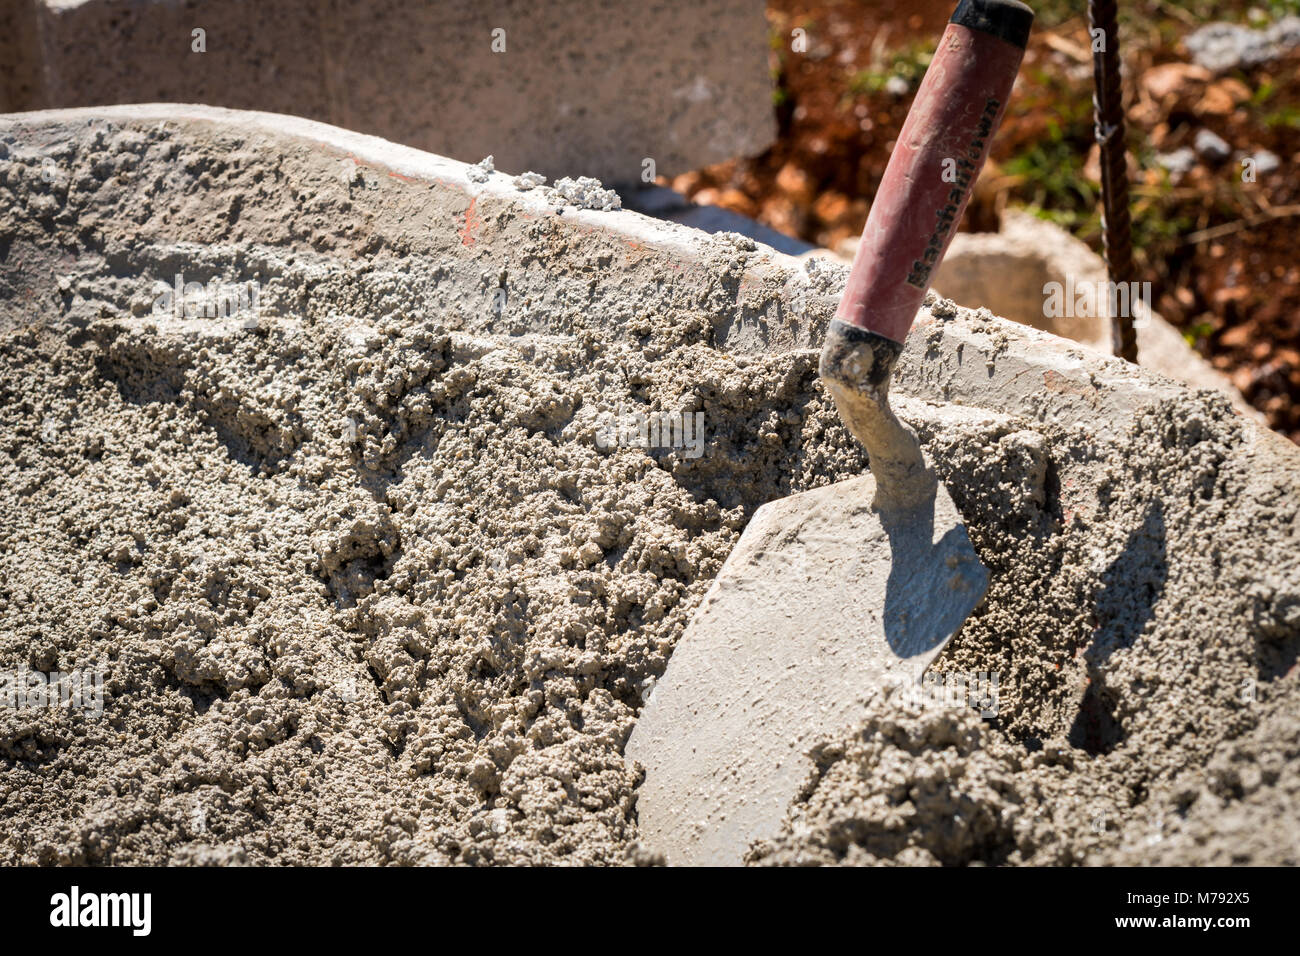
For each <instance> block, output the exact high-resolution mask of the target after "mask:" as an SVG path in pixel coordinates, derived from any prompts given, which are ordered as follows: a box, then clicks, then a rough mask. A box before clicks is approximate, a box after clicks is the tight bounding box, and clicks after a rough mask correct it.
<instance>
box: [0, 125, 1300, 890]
mask: <svg viewBox="0 0 1300 956" xmlns="http://www.w3.org/2000/svg"><path fill="white" fill-rule="evenodd" d="M470 169H471V167H466V166H463V165H462V164H459V163H454V162H451V161H449V160H444V159H441V158H439V157H435V156H431V155H428V154H424V153H419V152H417V151H414V150H410V149H405V148H402V147H397V146H394V145H392V144H389V143H385V142H382V141H379V140H375V139H371V138H368V137H363V136H359V135H356V134H352V133H347V132H345V131H341V130H336V129H333V128H330V127H324V126H320V125H318V124H313V123H308V122H305V121H299V120H293V119H289V118H286V117H272V116H267V115H263V114H251V113H234V112H229V111H223V110H214V109H206V108H199V107H120V108H109V109H103V110H78V111H67V112H57V113H49V114H26V115H23V116H17V117H8V118H5V119H4V120H0V208H3V211H4V215H3V219H2V220H0V221H3V224H4V225H3V229H4V232H3V235H0V248H2V249H3V255H0V334H2V335H3V339H0V342H2V345H0V396H2V399H3V400H2V401H0V453H3V455H4V456H5V457H4V460H0V673H3V675H4V676H5V679H6V683H5V684H4V687H3V691H4V693H8V697H5V696H4V693H0V760H2V761H3V762H4V767H5V773H4V774H0V815H3V817H4V819H5V820H6V822H7V824H8V825H7V826H6V828H5V836H4V838H3V841H2V842H0V858H3V859H4V860H6V861H7V862H44V863H55V862H77V863H83V862H84V863H143V862H178V863H226V862H239V861H246V862H251V863H269V862H292V863H328V862H344V863H359V862H376V863H386V862H415V863H443V862H466V863H518V862H536V863H556V862H579V863H624V862H654V861H655V860H656V859H657V856H656V852H655V848H654V847H652V846H646V845H644V844H643V843H642V842H641V841H640V840H639V838H638V834H637V827H636V796H637V786H638V784H639V781H640V773H639V768H638V767H636V766H635V765H634V764H631V763H630V762H628V761H626V760H625V759H624V757H623V753H622V751H623V746H624V743H625V741H626V739H627V735H628V734H629V733H630V731H631V728H632V727H633V726H634V725H635V722H636V719H637V715H638V713H639V711H640V708H641V706H642V704H643V702H644V700H645V698H646V697H647V696H648V694H649V692H650V690H651V689H652V688H653V686H654V682H655V680H656V679H657V678H658V677H659V676H660V675H661V674H662V673H663V670H664V667H665V666H666V663H667V660H668V658H669V657H670V655H671V653H672V649H673V646H674V643H675V642H676V640H677V639H678V638H679V637H680V635H681V633H682V630H683V629H684V627H685V625H686V623H687V622H688V621H689V619H690V617H691V613H692V612H693V610H694V608H695V606H696V605H697V604H698V602H699V600H700V599H701V597H702V596H703V594H704V592H705V591H706V590H707V588H708V585H709V583H710V581H711V580H712V578H713V576H714V575H715V574H716V573H717V571H718V569H719V568H720V566H721V564H722V562H723V561H724V560H725V558H726V556H727V554H728V553H729V550H730V548H731V546H732V545H733V544H734V543H735V541H736V539H737V538H738V536H739V534H740V532H741V530H743V528H744V526H745V524H746V522H747V520H748V518H749V516H750V515H752V514H753V512H754V510H755V509H756V508H757V507H758V506H760V505H761V504H763V503H764V502H765V501H768V500H771V499H773V498H776V497H779V496H782V495H785V494H789V493H791V492H793V491H798V490H802V489H806V488H812V487H817V486H820V485H824V484H827V483H830V482H833V481H836V480H839V479H842V478H846V477H850V476H852V475H855V474H858V473H860V472H861V471H862V470H863V469H864V468H865V467H866V464H867V463H866V460H865V456H864V454H863V453H862V451H861V449H860V448H859V447H858V446H857V445H856V444H855V443H854V441H853V440H852V439H851V437H850V436H849V435H848V434H847V433H846V432H845V430H844V429H843V428H842V426H841V425H840V423H839V421H838V419H837V417H836V415H835V412H834V409H833V407H832V405H831V403H830V401H829V400H828V398H827V396H826V395H825V394H824V393H823V392H822V390H821V387H820V385H819V384H818V382H817V378H816V356H817V353H816V346H817V344H819V342H820V336H821V333H822V330H823V329H824V327H825V323H826V322H827V320H828V319H829V317H830V315H831V314H832V312H833V309H834V305H835V302H836V300H837V297H838V293H839V290H840V288H841V287H842V284H843V281H844V277H845V272H844V269H843V268H842V267H839V266H836V265H832V264H828V263H826V262H824V261H819V260H811V261H807V262H798V261H795V260H792V259H789V258H787V257H784V256H781V255H779V254H777V253H775V252H773V251H771V250H770V249H767V248H765V247H762V246H758V245H756V244H755V243H753V242H752V241H750V240H746V239H744V238H742V237H739V236H734V235H726V234H724V235H719V236H707V235H704V234H701V233H697V232H695V231H693V230H689V229H685V228H682V227H678V226H674V225H671V224H665V223H660V222H656V221H653V220H649V219H646V218H644V217H641V216H639V215H637V214H635V213H631V212H626V211H604V210H586V209H580V208H574V207H572V206H568V205H560V204H557V203H556V202H555V200H554V197H551V196H548V195H547V194H546V193H545V192H544V191H541V190H524V191H521V190H520V189H519V188H517V187H516V186H515V184H514V182H513V180H512V178H511V177H509V176H507V175H504V174H501V173H492V174H488V175H486V176H483V177H480V176H478V175H476V176H474V177H472V178H471V177H470V176H469V175H468V171H469V170H470ZM479 179H482V180H483V181H481V182H480V181H478V180H479ZM178 277H179V278H178ZM241 290H242V293H243V294H242V298H241ZM896 392H897V393H898V394H899V395H900V396H901V397H902V402H901V406H902V411H903V414H904V416H905V417H906V418H907V419H908V420H909V421H910V422H912V423H913V424H914V425H915V426H916V428H917V429H918V431H919V433H920V434H921V436H922V439H923V441H924V442H925V446H926V450H927V452H928V453H929V455H930V456H931V458H932V460H933V461H934V462H935V465H936V467H937V469H938V470H939V472H940V474H941V476H942V477H943V479H944V481H945V482H946V484H947V486H948V487H949V489H950V491H951V493H952V495H953V498H954V500H955V501H956V503H957V505H958V507H959V508H960V509H961V511H962V513H963V516H964V518H965V520H966V522H967V526H968V530H969V532H970V535H971V538H972V541H973V543H974V544H975V547H976V549H977V550H978V551H979V554H980V557H981V559H982V560H983V561H984V563H985V565H986V566H987V567H988V568H989V570H990V572H991V585H990V590H989V594H988V597H987V599H986V600H985V602H984V604H983V605H982V606H981V607H980V608H979V609H978V610H977V612H976V613H975V614H974V615H973V616H972V618H971V619H970V620H969V621H968V623H967V624H966V626H965V627H964V628H963V629H962V631H961V633H960V634H959V635H958V636H957V637H956V638H955V639H954V641H953V642H952V644H951V645H950V646H949V648H948V649H947V651H945V653H944V655H943V656H942V657H941V658H940V660H939V662H938V664H937V665H936V673H937V674H939V675H947V678H950V679H951V681H952V682H954V683H959V682H961V681H962V680H964V679H965V677H966V676H967V675H970V674H984V675H989V674H996V675H997V685H996V687H997V689H996V699H995V700H993V701H992V702H991V703H992V706H990V702H989V701H988V700H984V701H982V705H981V707H980V708H979V709H973V708H971V707H969V706H964V705H963V702H961V701H953V700H951V699H948V700H946V701H944V702H943V703H942V705H937V704H936V703H935V702H934V701H933V700H920V701H918V700H917V699H915V698H914V697H911V696H907V695H897V694H884V693H882V694H881V695H879V697H878V698H877V699H875V700H874V701H872V702H871V703H870V704H869V705H868V706H867V707H866V708H864V711H863V713H862V715H861V719H860V720H859V721H857V722H856V723H855V724H854V725H852V726H848V727H845V728H844V729H843V731H842V732H841V733H839V734H836V735H833V736H832V737H831V738H828V739H827V740H825V741H822V742H821V743H819V744H818V746H817V747H815V748H814V749H813V750H812V751H811V752H810V753H809V754H808V755H807V757H806V758H805V759H806V760H807V767H808V780H807V783H806V785H805V787H804V788H803V790H802V792H801V794H800V796H799V798H798V799H797V800H796V801H794V803H793V804H792V805H791V807H790V809H789V814H788V816H787V819H786V823H785V825H784V827H783V830H782V832H781V833H780V834H777V835H775V836H774V837H773V839H771V840H768V841H765V842H763V843H761V844H759V845H756V846H755V847H754V848H753V850H752V852H751V854H750V858H751V860H752V861H753V862H760V863H809V862H813V863H836V862H842V863H943V864H969V863H1156V862H1164V863H1172V862H1198V863H1203V862H1219V863H1229V862H1253V863H1281V862H1288V863H1291V862H1295V860H1296V856H1297V852H1298V851H1297V847H1296V839H1295V838H1296V833H1295V827H1296V824H1295V819H1294V816H1295V815H1294V812H1293V810H1294V807H1295V805H1296V793H1297V789H1300V772H1298V771H1300V721H1297V714H1298V710H1297V702H1298V697H1297V680H1298V678H1297V674H1296V671H1295V667H1294V662H1295V654H1296V649H1297V647H1300V549H1297V546H1296V545H1297V538H1298V537H1300V524H1298V519H1297V515H1296V502H1297V501H1298V500H1300V495H1297V491H1300V487H1298V486H1300V454H1297V451H1296V449H1295V448H1294V447H1293V446H1291V445H1290V444H1288V443H1286V442H1284V441H1283V440H1281V439H1279V438H1277V437H1276V436H1273V435H1271V434H1270V433H1268V432H1266V431H1264V430H1262V429H1261V428H1259V427H1258V426H1257V425H1256V424H1255V423H1253V422H1251V421H1248V420H1244V419H1242V418H1241V417H1239V416H1238V415H1237V414H1236V413H1235V412H1234V411H1233V410H1232V408H1231V406H1230V405H1229V404H1228V402H1227V401H1226V400H1225V399H1224V398H1223V397H1221V396H1219V395H1217V394H1215V393H1212V392H1207V391H1199V392H1197V391H1192V390H1189V389H1187V388H1186V387H1184V386H1181V385H1178V384H1176V383H1173V382H1171V381H1168V380H1165V379H1161V378H1159V377H1158V376H1154V375H1151V374H1149V373H1146V372H1144V371H1142V370H1139V369H1135V368H1133V367H1132V366H1127V365H1125V364H1124V363H1121V362H1117V361H1114V360H1108V359H1104V358H1101V357H1098V356H1096V355H1094V354H1092V353H1088V352H1084V351H1083V350H1080V349H1076V348H1074V347H1072V346H1071V345H1070V343H1068V342H1065V341H1064V340H1061V339H1057V338H1054V337H1052V336H1050V335H1047V334H1044V333H1040V332H1036V331H1034V330H1031V329H1024V328H1021V327H1018V326H1016V325H1014V324H1012V323H1008V322H1005V321H1003V320H1000V319H997V318H995V317H994V316H992V315H991V314H989V313H987V312H984V311H974V312H973V311H968V310H964V309H959V308H957V307H955V306H953V305H952V304H951V303H949V302H947V301H945V300H941V299H937V298H933V297H932V298H931V300H930V301H929V302H928V304H927V306H926V308H925V310H924V311H923V313H922V315H921V316H920V317H919V319H918V324H917V326H916V328H915V330H914V332H913V334H912V336H911V339H910V340H909V343H908V346H907V349H906V351H905V352H904V356H903V358H902V360H901V362H900V366H899V369H898V373H897V385H896ZM678 423H680V424H681V425H682V428H680V429H679V428H676V427H675V426H676V425H677V424H678ZM688 423H689V424H690V425H691V427H692V429H694V428H695V427H696V423H698V427H699V428H702V434H701V433H700V432H699V431H691V432H690V436H691V439H692V440H691V441H689V442H688V441H687V440H686V436H687V429H686V427H685V426H686V425H687V424H688ZM655 424H657V426H658V427H650V426H651V425H655ZM611 425H614V426H618V427H611ZM696 438H699V441H696V440H695V439H696ZM71 673H77V674H79V675H84V674H91V675H98V677H99V678H100V683H99V684H95V683H93V682H92V683H91V684H89V685H86V686H87V687H88V690H87V692H86V693H85V694H84V695H82V697H83V698H84V699H71V700H69V699H63V698H66V695H60V694H57V693H52V692H51V688H52V687H55V686H60V685H59V683H58V682H56V681H55V680H54V679H53V678H52V676H51V675H65V674H71ZM947 678H945V679H947ZM65 683H66V682H65ZM96 688H98V689H97V690H96ZM87 700H90V701H91V702H92V703H96V702H97V706H91V705H90V704H87Z"/></svg>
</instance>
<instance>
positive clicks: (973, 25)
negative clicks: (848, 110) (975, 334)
mask: <svg viewBox="0 0 1300 956" xmlns="http://www.w3.org/2000/svg"><path fill="white" fill-rule="evenodd" d="M1032 22H1033V13H1032V11H1031V10H1030V9H1029V7H1027V6H1025V4H1023V3H1019V2H1015V0H961V2H960V3H959V4H958V6H957V9H956V11H955V12H954V13H953V15H952V19H951V21H950V22H949V24H948V26H947V28H946V30H945V31H944V34H943V38H942V39H941V40H940V42H939V47H938V49H937V50H936V52H935V54H934V58H933V60H932V61H931V63H930V66H929V69H928V70H927V71H926V74H925V78H924V80H923V81H922V83H921V86H920V89H919V90H918V91H917V94H916V98H915V101H914V102H913V104H912V108H911V111H910V112H909V113H908V116H907V120H906V122H905V123H904V125H903V130H902V133H901V134H900V136H899V138H898V145H897V146H896V147H895V149H894V151H893V153H892V155H891V156H890V158H889V163H888V165H887V166H886V169H885V176H884V179H883V180H882V182H881V184H880V190H879V192H878V193H877V195H876V199H875V202H874V203H873V205H872V207H871V212H870V215H869V217H868V219H867V224H866V227H865V228H864V230H863V233H862V241H861V243H860V244H859V246H858V251H857V255H856V256H855V258H854V260H853V267H852V270H851V272H850V274H849V279H848V283H847V285H846V286H845V289H844V294H843V297H842V299H841V301H840V305H839V309H838V310H837V312H836V314H835V318H834V319H833V320H832V321H831V323H830V325H829V328H828V329H827V332H826V337H825V341H824V343H823V348H822V354H821V365H820V376H821V380H822V382H823V384H824V385H825V386H826V388H827V389H828V390H829V391H830V393H831V395H832V396H833V398H834V400H835V405H836V408H837V409H838V411H839V414H840V417H841V419H842V420H843V421H844V423H845V425H846V426H847V427H848V429H849V430H850V431H851V432H852V433H853V435H854V436H856V437H857V439H858V440H859V441H861V442H862V444H863V445H864V446H865V447H866V450H867V457H868V461H869V464H870V473H869V474H864V475H862V476H860V477H858V478H853V479H850V480H848V481H842V482H839V483H837V484H834V485H830V486H828V487H825V488H819V489H816V490H814V491H808V492H803V493H800V494H796V495H792V496H790V497H788V498H783V499H780V500H777V501H772V502H769V503H767V504H765V505H763V506H762V507H761V508H759V509H758V510H757V511H756V512H755V514H754V517H753V518H752V519H751V521H750V522H749V524H748V526H747V527H746V528H745V531H744V533H743V534H742V535H741V537H740V540H739V541H738V542H737V544H736V547H735V548H734V550H733V551H732V553H731V555H730V556H729V557H728V559H727V561H726V563H725V564H724V565H723V568H722V570H721V572H720V573H719V574H718V577H717V579H716V580H715V581H714V583H713V585H712V587H711V588H710V590H709V592H708V593H707V594H706V596H705V597H704V600H703V602H702V603H701V605H700V607H699V609H698V611H697V612H696V615H695V617H694V618H693V619H692V621H691V623H690V625H689V626H688V628H687V630H686V631H685V633H684V634H683V635H682V637H681V639H680V640H679V642H678V644H677V647H676V649H675V650H674V651H673V655H672V657H671V659H670V660H669V663H668V667H667V670H666V671H665V673H664V675H663V677H662V678H661V679H660V680H659V682H658V684H657V685H656V686H655V688H654V690H653V691H652V692H651V694H650V696H649V698H648V700H647V702H646V705H645V708H644V709H643V710H642V713H641V716H640V718H639V720H638V721H637V724H636V726H635V728H634V729H633V731H632V735H631V737H630V738H629V740H628V744H627V748H626V755H627V757H628V758H629V759H631V760H634V761H637V762H639V763H640V764H641V765H642V766H643V767H644V769H645V780H644V782H643V784H642V785H641V787H640V790H639V793H638V797H637V814H638V820H639V827H640V834H641V840H642V842H643V843H644V844H646V845H647V846H648V847H649V848H650V849H652V850H656V851H659V852H661V853H663V854H664V856H665V858H666V859H667V862H668V863H669V864H686V865H738V864H741V863H743V862H744V859H745V855H746V853H747V852H748V851H749V849H750V847H751V846H752V845H753V844H754V843H755V842H756V841H759V840H764V839H769V838H771V837H774V836H776V835H777V834H778V833H779V832H780V829H781V824H782V821H783V818H784V816H785V814H786V812H787V810H788V808H789V806H790V804H791V802H792V801H793V800H794V798H795V797H796V796H797V794H798V791H799V788H800V786H801V785H802V783H803V782H804V780H805V779H806V777H807V776H808V773H809V771H810V770H811V769H812V763H811V760H810V758H809V757H807V756H806V753H807V751H808V749H809V748H810V747H811V746H812V744H813V743H814V742H815V740H816V738H817V737H819V736H821V735H825V734H829V733H833V732H836V731H840V730H843V729H845V728H847V727H848V726H850V725H851V724H852V723H853V722H854V721H855V719H857V717H858V715H860V714H862V713H863V708H864V706H865V704H866V702H867V700H868V699H869V698H870V697H871V696H873V695H874V694H877V693H880V692H881V691H882V688H885V687H891V686H892V687H895V688H907V687H914V686H915V685H916V684H917V683H918V682H920V680H921V678H922V676H923V674H924V672H925V669H926V668H927V667H928V666H929V665H930V663H931V661H933V660H934V658H935V657H936V656H937V655H938V654H939V652H940V651H941V650H942V649H943V647H944V645H945V644H947V642H948V641H949V639H950V638H951V637H952V636H953V634H954V633H956V631H957V629H958V628H959V627H960V626H961V624H962V622H963V621H964V620H965V619H966V617H967V615H968V614H970V612H971V611H972V610H974V608H975V607H976V605H978V603H979V602H980V600H982V598H983V596H984V592H985V590H986V588H987V586H988V573H987V572H986V571H985V569H984V567H983V565H981V564H980V561H979V558H978V557H977V556H976V554H975V551H974V549H973V547H972V546H971V542H970V539H969V537H968V536H967V534H966V529H965V527H964V526H963V524H962V521H961V515H960V514H959V513H958V511H957V508H956V507H955V506H954V504H953V502H952V499H951V498H950V497H949V495H948V492H947V490H946V489H945V488H944V486H943V484H942V483H941V482H940V481H939V480H938V479H937V477H936V475H935V472H934V469H933V468H932V467H931V465H930V463H929V462H928V461H927V460H926V457H925V455H924V454H923V452H922V450H921V447H920V445H919V443H918V441H917V438H916V435H915V433H914V432H913V431H912V430H911V428H909V427H908V426H907V425H905V424H904V423H902V422H901V421H900V420H899V419H898V418H897V416H896V415H895V413H894V411H893V409H891V408H890V405H889V381H890V374H891V372H892V370H893V367H894V363H895V362H896V361H897V359H898V357H899V355H900V354H901V352H902V350H903V342H904V339H905V338H906V336H907V332H908V329H909V328H910V327H911V325H912V322H913V320H914V319H915V317H916V313H917V311H918V309H919V308H920V307H921V304H922V302H923V300H924V297H925V293H926V290H927V289H928V288H929V286H930V277H931V275H932V273H933V272H934V270H935V269H936V268H937V267H938V265H939V262H940V260H941V259H942V258H943V254H944V252H945V251H946V250H947V248H948V243H949V240H950V239H951V238H952V235H953V233H954V232H955V231H956V228H957V225H958V223H959V222H960V221H961V217H962V212H963V210H964V209H965V207H966V203H967V200H968V199H969V198H970V192H971V187H972V185H973V184H974V182H975V178H976V176H977V175H978V174H979V171H980V169H981V168H982V167H983V164H984V161H985V159H986V158H987V156H988V151H989V145H990V142H991V140H992V138H993V133H994V131H995V130H996V129H997V127H998V124H999V123H1000V121H1001V119H1002V114H1003V111H1004V110H1005V109H1006V103H1007V99H1008V98H1009V96H1010V94H1011V87H1012V84H1013V83H1014V81H1015V77H1016V73H1017V71H1018V70H1019V68H1020V61H1021V58H1022V57H1023V55H1024V50H1025V45H1026V43H1027V42H1028V37H1029V29H1030V25H1031V24H1032Z"/></svg>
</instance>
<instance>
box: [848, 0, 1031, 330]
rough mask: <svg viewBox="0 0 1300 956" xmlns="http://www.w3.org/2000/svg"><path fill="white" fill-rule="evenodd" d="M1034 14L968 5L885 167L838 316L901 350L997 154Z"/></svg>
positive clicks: (991, 4)
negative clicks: (996, 138)
mask: <svg viewBox="0 0 1300 956" xmlns="http://www.w3.org/2000/svg"><path fill="white" fill-rule="evenodd" d="M1033 19H1034V14H1033V11H1032V10H1030V9H1029V7H1027V6H1025V5H1024V4H1023V3H1019V2H1016V0H961V3H960V4H958V6H957V10H956V12H955V13H953V15H952V21H951V22H950V23H949V24H948V28H947V30H945V31H944V34H943V39H942V40H941V41H940V42H939V49H938V50H937V51H935V54H934V59H933V60H931V61H930V67H929V69H928V70H926V73H925V79H924V80H923V81H922V82H921V88H920V89H919V90H918V91H917V94H916V99H915V101H914V102H913V103H912V110H911V112H910V113H908V114H907V122H905V123H904V124H903V131H902V133H901V134H900V135H899V137H898V145H897V146H895V147H894V152H893V154H892V155H891V156H890V157H889V165H888V166H887V167H885V178H884V179H883V180H882V181H881V183H880V190H879V192H877V194H876V200H875V202H874V203H873V204H872V206H871V215H870V216H868V217H867V225H866V228H864V229H863V231H862V242H861V244H860V245H859V246H858V252H857V255H856V256H854V258H853V271H852V272H851V273H850V275H849V281H848V285H847V286H845V289H844V297H843V298H842V299H841V300H840V307H839V311H838V312H837V313H836V315H835V317H836V318H837V319H840V320H841V321H843V322H847V323H848V324H850V325H854V326H857V327H858V328H860V329H865V330H867V331H870V332H875V333H877V334H879V335H883V336H885V337H886V338H888V339H892V340H893V341H894V342H899V343H901V342H902V341H903V339H904V338H905V337H906V336H907V330H908V329H909V328H911V326H912V320H913V319H914V318H915V317H916V312H917V310H918V309H919V308H920V307H921V302H922V300H923V299H924V298H925V292H926V289H928V288H929V287H930V276H931V274H932V273H933V272H934V270H935V269H936V268H938V266H939V262H940V260H942V259H943V254H944V253H945V252H946V251H947V249H948V242H949V241H950V240H951V239H952V235H953V233H954V232H955V231H956V229H957V224H958V223H959V222H961V216H962V212H963V211H964V210H965V209H966V202H967V200H969V199H970V193H971V187H972V186H974V184H975V177H976V176H978V175H979V172H980V170H981V169H982V168H983V166H984V160H985V159H986V158H987V157H988V152H989V144H990V143H991V142H992V140H993V133H994V132H995V131H996V130H997V128H998V124H999V123H1000V122H1001V121H1002V113H1003V111H1004V110H1005V109H1006V105H1007V99H1008V97H1009V96H1010V95H1011V85H1012V83H1013V82H1015V78H1016V72H1017V71H1018V70H1019V69H1020V60H1021V57H1022V56H1023V55H1024V52H1025V44H1026V42H1028V39H1029V27H1030V24H1032V23H1033Z"/></svg>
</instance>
